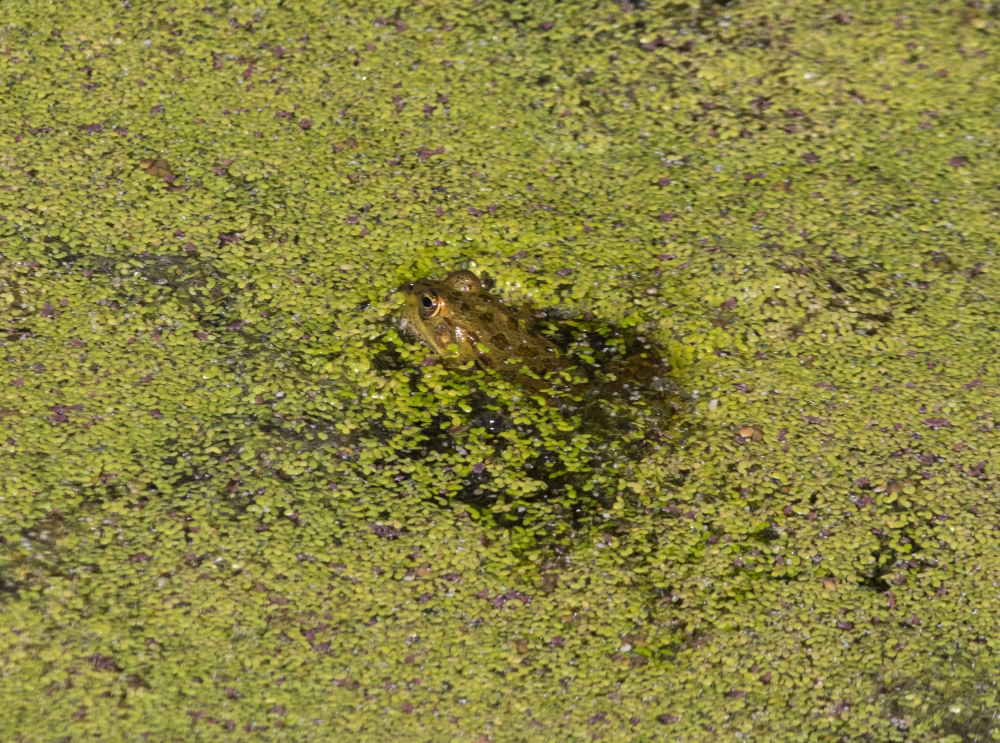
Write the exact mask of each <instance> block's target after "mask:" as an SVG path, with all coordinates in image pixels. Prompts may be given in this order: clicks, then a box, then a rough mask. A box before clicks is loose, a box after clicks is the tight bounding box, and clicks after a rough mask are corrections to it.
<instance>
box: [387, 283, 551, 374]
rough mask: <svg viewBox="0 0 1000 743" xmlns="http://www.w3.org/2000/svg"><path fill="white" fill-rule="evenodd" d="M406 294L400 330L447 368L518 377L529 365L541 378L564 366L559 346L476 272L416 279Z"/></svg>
mask: <svg viewBox="0 0 1000 743" xmlns="http://www.w3.org/2000/svg"><path fill="white" fill-rule="evenodd" d="M402 292H403V296H404V301H403V307H402V320H401V323H400V324H401V327H402V329H403V330H404V331H406V332H409V333H411V334H412V335H415V336H416V337H417V338H419V339H420V340H421V341H423V342H424V343H425V344H426V345H427V346H428V347H430V348H431V350H433V351H434V352H435V353H436V354H438V356H439V357H440V358H441V360H442V362H443V363H444V365H445V366H455V367H457V366H465V365H468V364H474V365H475V366H477V367H479V368H481V369H484V370H485V369H495V370H497V371H500V372H504V371H508V372H511V373H515V374H517V373H519V372H520V371H521V370H522V369H523V367H525V366H526V367H528V369H530V370H531V371H532V372H534V373H535V374H539V375H542V374H545V373H546V372H547V371H552V370H554V369H557V368H559V366H560V364H561V363H562V362H563V361H565V359H564V358H563V357H562V356H561V354H560V352H559V349H558V348H557V347H556V346H555V344H553V343H552V342H551V341H550V340H549V339H548V338H546V337H545V336H544V335H542V334H541V333H539V332H537V331H536V330H535V329H534V328H533V326H532V323H531V316H530V312H525V311H524V310H523V309H522V310H521V311H517V310H516V309H514V308H511V307H508V306H507V305H506V304H504V302H503V300H502V299H501V298H500V297H498V296H496V295H494V294H491V293H490V291H489V290H488V288H487V286H486V284H485V283H484V282H483V281H482V280H481V279H480V278H479V277H478V276H476V274H474V273H473V272H472V271H469V270H467V269H461V270H457V271H452V272H451V273H449V274H448V275H447V276H445V277H444V278H443V279H440V280H438V279H435V278H423V279H418V280H417V281H413V282H410V283H408V284H405V285H404V286H403V287H402Z"/></svg>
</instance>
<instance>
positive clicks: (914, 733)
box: [841, 638, 1000, 743]
mask: <svg viewBox="0 0 1000 743" xmlns="http://www.w3.org/2000/svg"><path fill="white" fill-rule="evenodd" d="M982 641H983V642H985V638H983V639H982ZM977 665H979V663H977V662H976V661H975V660H973V659H970V658H942V663H941V665H940V670H938V671H936V672H935V673H933V674H929V675H927V676H925V677H920V678H894V679H884V680H882V681H881V683H880V684H879V690H878V692H877V694H876V699H877V701H880V702H881V705H882V709H883V714H884V715H885V716H886V717H887V718H888V724H889V725H890V726H891V727H893V728H895V729H896V730H898V731H899V733H900V734H902V735H904V736H905V737H906V738H908V739H912V740H914V741H930V740H934V741H941V740H948V741H952V740H954V741H956V743H957V742H958V741H961V743H981V742H982V743H985V741H992V740H996V737H997V736H998V735H1000V720H998V719H997V718H998V714H1000V703H998V699H997V695H998V689H997V682H996V680H995V676H996V673H997V669H996V668H992V669H982V668H977V667H976V666H977ZM858 701H859V702H860V701H862V700H858ZM841 704H845V702H842V703H841ZM846 704H847V705H848V706H849V705H850V700H847V701H846ZM945 736H947V737H945Z"/></svg>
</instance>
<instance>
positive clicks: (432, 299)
mask: <svg viewBox="0 0 1000 743" xmlns="http://www.w3.org/2000/svg"><path fill="white" fill-rule="evenodd" d="M438 306H439V303H438V295H437V293H436V292H431V291H429V292H425V293H424V295H423V296H422V297H420V316H421V317H422V318H423V319H425V320H427V319H428V318H431V317H434V315H435V314H436V313H437V311H438Z"/></svg>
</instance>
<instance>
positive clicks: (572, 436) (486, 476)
mask: <svg viewBox="0 0 1000 743" xmlns="http://www.w3.org/2000/svg"><path fill="white" fill-rule="evenodd" d="M539 316H540V317H539ZM536 318H538V319H539V320H540V321H539V322H538V325H537V328H538V330H539V331H540V332H541V333H543V334H544V335H546V336H547V337H548V338H549V339H550V340H551V341H552V342H553V343H554V344H555V345H556V346H557V347H558V348H559V349H560V351H561V352H562V354H563V355H564V356H565V358H566V359H567V364H566V365H565V366H563V367H562V368H561V369H559V370H558V371H555V372H548V373H547V374H546V375H545V376H544V377H537V376H531V377H524V376H521V375H514V376H513V377H510V375H501V374H498V373H496V372H492V371H486V372H481V371H479V372H477V371H475V370H470V371H466V372H463V371H456V372H453V373H454V374H459V375H461V374H465V375H466V377H467V378H468V380H469V382H470V389H471V392H470V394H469V395H468V396H467V397H466V398H465V400H464V402H465V404H466V405H468V407H469V408H471V411H470V412H469V413H468V414H467V416H466V418H465V420H464V422H463V423H462V424H461V425H453V424H452V423H451V421H452V417H451V415H450V414H449V413H448V412H442V413H439V414H437V415H435V416H434V417H433V418H432V419H431V420H429V421H428V423H427V425H425V426H423V427H422V429H421V431H420V434H419V435H418V436H416V437H414V442H415V445H414V446H413V447H411V448H409V449H408V451H407V452H406V455H407V456H408V457H409V458H410V459H412V460H418V461H419V460H425V459H427V458H428V457H432V456H437V457H445V456H448V455H454V454H456V453H457V454H459V455H463V454H464V453H465V452H466V451H468V450H472V449H474V448H475V449H479V450H481V449H482V448H483V447H486V448H488V450H489V451H490V452H491V455H490V457H489V459H490V460H491V461H505V462H514V463H518V464H519V465H520V470H521V472H522V473H523V475H524V476H525V478H526V479H529V480H530V481H532V482H533V483H535V484H536V485H537V488H536V489H535V490H534V491H532V492H531V493H530V494H526V493H524V492H518V493H512V492H510V490H509V489H508V488H507V486H506V485H505V484H504V482H503V481H499V482H498V480H497V479H496V478H495V477H494V475H493V473H492V470H491V468H490V467H487V466H482V465H475V466H473V467H472V468H471V469H470V471H469V473H468V474H467V475H466V476H465V477H463V478H462V481H461V488H460V489H459V490H458V491H457V492H454V493H452V494H451V496H452V497H453V498H454V499H456V500H457V501H459V502H461V503H464V504H466V505H468V506H471V507H472V508H473V509H475V511H476V512H478V513H479V514H480V515H481V517H482V518H483V520H484V521H486V522H487V523H492V524H494V525H495V526H497V527H500V528H505V529H510V528H516V527H522V528H524V527H528V526H529V525H531V524H532V523H535V524H537V523H538V522H539V521H544V522H545V526H544V531H546V532H547V533H550V534H564V535H565V534H568V533H572V532H577V531H580V530H582V529H586V528H587V527H588V526H591V525H593V524H596V523H600V522H602V521H603V517H602V514H604V513H605V512H606V511H607V510H608V509H610V508H612V507H613V505H614V503H615V501H616V499H618V497H619V496H621V491H619V490H618V486H617V484H618V482H619V480H620V479H621V478H629V477H634V476H635V467H636V465H637V464H638V463H640V462H643V461H645V460H646V459H647V458H648V457H649V456H650V455H652V454H653V453H654V452H659V453H660V455H662V451H661V450H663V449H668V450H672V449H673V447H675V446H676V445H677V444H678V443H679V436H678V435H677V431H676V430H675V428H676V426H675V419H676V416H677V414H678V413H679V412H680V411H681V410H683V409H684V408H685V406H687V405H688V402H689V397H688V396H687V395H686V393H684V391H683V390H682V389H681V387H680V385H679V384H678V382H677V381H676V377H675V371H674V370H673V369H672V368H671V366H670V364H669V363H668V362H667V361H666V360H665V359H664V358H663V354H662V351H661V349H659V348H657V347H656V346H655V344H653V343H652V342H650V340H649V339H647V338H646V337H644V336H643V335H642V334H641V333H639V332H637V331H635V330H634V329H632V328H621V327H616V326H612V325H607V324H602V323H600V322H599V321H596V320H581V319H578V318H577V319H560V318H553V317H551V316H546V313H537V314H536ZM505 378H507V379H510V378H513V380H514V389H515V392H514V394H513V395H509V396H508V395H505V394H504V393H503V380H504V379H505ZM411 381H412V383H413V384H414V385H416V384H418V383H419V375H414V376H413V377H411ZM494 384H495V385H496V387H497V389H496V390H494V389H491V387H492V385H494ZM526 401H530V402H531V404H532V405H534V406H535V407H534V408H533V412H532V415H531V416H530V417H531V418H532V421H531V422H530V423H525V422H524V418H525V416H524V414H523V409H522V408H521V405H523V404H524V403H525V402H526ZM516 420H517V421H520V422H515V421H516ZM543 429H544V431H543ZM526 443H527V446H525V444H526ZM526 449H527V451H526Z"/></svg>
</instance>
